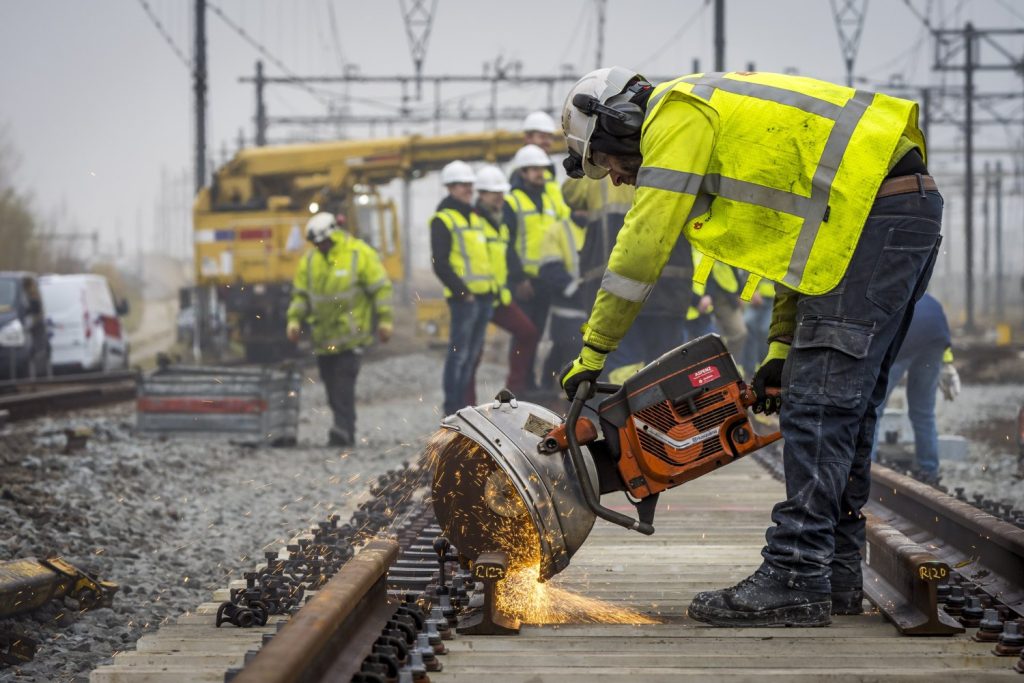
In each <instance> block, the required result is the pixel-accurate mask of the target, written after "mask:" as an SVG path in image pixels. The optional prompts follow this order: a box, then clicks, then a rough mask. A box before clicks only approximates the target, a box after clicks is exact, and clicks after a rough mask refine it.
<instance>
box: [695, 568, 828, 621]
mask: <svg viewBox="0 0 1024 683" xmlns="http://www.w3.org/2000/svg"><path fill="white" fill-rule="evenodd" d="M830 609H831V603H830V602H829V596H828V594H827V593H810V592H808V591H802V590H797V589H795V588H789V587H787V586H786V585H785V584H784V583H782V582H780V581H776V580H775V579H773V578H771V577H770V576H768V575H767V574H765V573H763V572H761V571H756V572H754V573H753V574H752V575H751V576H750V577H748V578H746V579H743V580H742V581H740V582H739V583H738V584H736V585H735V586H733V587H732V588H723V589H722V590H717V591H705V592H703V593H698V594H697V595H695V596H694V598H693V602H691V603H690V609H689V610H688V613H689V615H690V617H691V618H693V619H696V620H697V621H703V622H704V623H706V624H711V625H712V626H741V627H742V626H828V625H829V624H830V623H831V622H832V620H831V618H830V617H829V612H830Z"/></svg>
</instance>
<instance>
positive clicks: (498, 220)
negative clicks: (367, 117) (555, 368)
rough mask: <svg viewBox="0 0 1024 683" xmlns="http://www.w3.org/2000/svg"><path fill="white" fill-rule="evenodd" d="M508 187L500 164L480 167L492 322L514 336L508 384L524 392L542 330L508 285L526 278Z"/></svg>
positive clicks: (471, 397)
mask: <svg viewBox="0 0 1024 683" xmlns="http://www.w3.org/2000/svg"><path fill="white" fill-rule="evenodd" d="M509 189H510V186H509V184H508V180H506V179H505V174H504V173H502V171H501V169H500V168H498V167H497V166H483V167H482V168H480V169H479V170H478V171H477V173H476V191H477V200H476V211H477V213H478V214H479V215H480V217H481V218H482V219H483V220H484V223H485V228H486V230H487V246H488V249H489V252H490V255H491V267H492V268H493V270H494V281H495V286H496V288H497V291H498V294H497V296H496V298H495V301H494V313H493V314H492V315H491V322H492V323H494V324H495V325H497V326H498V327H500V328H501V329H503V330H505V331H506V332H508V333H509V334H510V335H511V337H512V338H511V341H510V343H509V348H508V377H507V378H506V380H505V386H506V387H507V388H508V389H509V391H511V392H512V393H513V394H516V395H517V396H522V395H523V394H524V393H525V392H526V391H527V390H528V389H529V388H530V385H531V383H532V380H531V379H530V378H531V376H532V374H531V373H532V372H533V360H534V356H535V355H536V352H537V342H538V339H539V337H540V332H539V331H538V330H537V327H536V326H535V325H534V324H533V322H532V321H531V320H530V319H529V318H528V317H527V316H526V314H525V313H524V312H523V309H521V308H520V307H519V304H517V303H516V302H515V301H514V300H513V299H512V292H511V290H510V289H509V286H510V283H513V282H521V281H522V280H523V278H524V275H523V266H522V264H521V263H520V262H519V257H518V256H517V255H516V251H515V249H510V248H509V240H510V233H509V228H508V225H506V223H505V221H504V206H505V193H506V192H508V191H509ZM478 364H479V356H478V357H477V365H478ZM475 367H476V366H474V369H475ZM475 377H476V374H475V371H474V373H473V376H472V378H471V379H470V382H469V387H468V388H469V390H470V392H472V393H470V394H469V395H468V396H467V403H468V405H476V394H475V391H473V389H474V385H475V383H476V382H475Z"/></svg>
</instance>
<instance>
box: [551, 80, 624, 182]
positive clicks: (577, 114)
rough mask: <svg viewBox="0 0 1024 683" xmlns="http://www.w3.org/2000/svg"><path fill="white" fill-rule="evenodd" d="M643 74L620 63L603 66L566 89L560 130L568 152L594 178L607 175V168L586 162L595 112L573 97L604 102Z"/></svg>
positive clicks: (595, 119) (595, 118)
mask: <svg viewBox="0 0 1024 683" xmlns="http://www.w3.org/2000/svg"><path fill="white" fill-rule="evenodd" d="M637 78H639V79H641V80H642V79H643V76H641V75H640V74H638V73H637V72H635V71H632V70H630V69H624V68H622V67H621V66H613V67H607V68H604V69H597V70H595V71H591V72H590V73H588V74H587V75H586V76H584V77H583V78H581V79H580V80H578V81H576V85H574V86H573V87H572V90H570V91H569V95H568V96H567V97H566V98H565V104H564V105H563V106H562V130H563V131H565V141H566V144H567V146H568V147H569V154H570V156H572V157H575V158H577V159H578V160H579V161H581V162H582V166H583V172H584V173H586V175H587V176H589V177H591V178H595V179H599V178H603V177H605V176H606V175H608V171H607V169H604V168H601V167H600V166H595V165H594V164H592V163H591V162H590V139H591V137H592V136H593V135H594V130H595V129H596V128H597V113H596V112H586V111H584V110H582V109H580V107H579V106H578V105H576V104H574V103H573V100H574V99H575V98H576V97H578V96H579V95H584V96H586V97H589V98H593V100H595V101H596V103H597V104H598V105H605V104H606V103H607V102H608V100H610V99H611V98H613V97H615V96H616V95H618V94H620V93H622V92H624V91H625V90H626V88H627V86H629V84H630V81H633V80H634V79H637Z"/></svg>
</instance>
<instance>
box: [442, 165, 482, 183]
mask: <svg viewBox="0 0 1024 683" xmlns="http://www.w3.org/2000/svg"><path fill="white" fill-rule="evenodd" d="M474 182H476V175H475V174H474V173H473V169H472V168H470V166H469V164H467V163H466V162H465V161H452V162H449V163H448V164H446V165H445V167H444V168H442V169H441V183H442V184H443V185H451V184H452V183H470V184H473V183H474Z"/></svg>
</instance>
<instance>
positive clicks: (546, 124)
mask: <svg viewBox="0 0 1024 683" xmlns="http://www.w3.org/2000/svg"><path fill="white" fill-rule="evenodd" d="M555 132H556V129H555V120H554V119H553V118H551V115H550V114H548V113H547V112H545V111H535V112H531V113H530V114H528V115H527V116H526V118H525V119H523V144H524V145H536V146H537V147H540V148H541V149H542V150H544V154H548V155H550V154H551V145H552V144H553V143H554V141H555ZM518 185H519V178H518V171H515V170H514V171H513V172H512V186H513V187H517V186H518ZM544 193H545V194H546V195H547V196H548V198H549V199H550V200H551V203H552V205H554V207H555V215H556V216H557V217H558V218H560V219H561V218H568V217H569V207H568V206H567V205H566V203H565V200H564V199H563V197H562V188H561V187H560V186H559V184H558V178H557V175H556V173H555V165H554V163H553V162H552V161H551V158H550V157H549V158H548V164H547V167H546V168H545V171H544Z"/></svg>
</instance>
